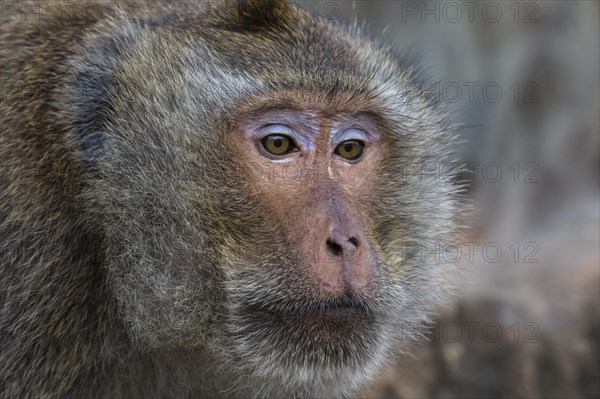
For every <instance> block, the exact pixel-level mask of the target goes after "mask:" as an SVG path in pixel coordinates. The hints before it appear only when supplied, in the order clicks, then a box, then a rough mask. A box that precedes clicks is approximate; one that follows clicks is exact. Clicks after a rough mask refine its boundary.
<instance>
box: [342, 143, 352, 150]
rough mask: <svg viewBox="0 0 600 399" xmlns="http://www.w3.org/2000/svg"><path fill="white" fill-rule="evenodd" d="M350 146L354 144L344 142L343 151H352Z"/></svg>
mask: <svg viewBox="0 0 600 399" xmlns="http://www.w3.org/2000/svg"><path fill="white" fill-rule="evenodd" d="M352 148H354V144H350V143H348V144H344V151H346V152H352Z"/></svg>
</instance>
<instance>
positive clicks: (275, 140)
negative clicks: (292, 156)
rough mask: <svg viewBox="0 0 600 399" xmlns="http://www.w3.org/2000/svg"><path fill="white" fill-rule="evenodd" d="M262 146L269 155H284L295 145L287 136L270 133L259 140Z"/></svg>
mask: <svg viewBox="0 0 600 399" xmlns="http://www.w3.org/2000/svg"><path fill="white" fill-rule="evenodd" d="M261 143H262V146H263V148H264V149H265V150H266V151H267V152H268V153H269V154H271V155H277V156H281V155H285V154H287V153H290V152H292V151H293V150H294V149H295V148H296V147H295V146H294V143H293V142H292V139H290V138H289V137H287V136H283V135H280V134H270V135H268V136H267V137H265V138H264V139H262V140H261Z"/></svg>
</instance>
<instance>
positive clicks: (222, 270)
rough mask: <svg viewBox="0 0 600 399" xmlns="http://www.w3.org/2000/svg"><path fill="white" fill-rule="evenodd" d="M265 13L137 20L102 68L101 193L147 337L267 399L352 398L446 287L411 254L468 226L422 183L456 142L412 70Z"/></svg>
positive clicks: (348, 37)
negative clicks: (272, 397) (270, 398)
mask: <svg viewBox="0 0 600 399" xmlns="http://www.w3.org/2000/svg"><path fill="white" fill-rule="evenodd" d="M266 3H269V7H267V6H264V7H263V6H261V5H260V3H259V2H252V1H241V2H237V3H231V4H234V5H233V6H231V7H225V8H214V9H213V8H210V7H209V8H203V9H201V10H200V11H198V12H197V13H194V12H190V13H188V14H187V15H185V16H183V17H180V18H178V19H177V18H165V19H164V21H160V22H156V23H155V24H145V25H143V26H142V25H140V24H137V25H136V24H130V25H128V26H127V27H126V29H123V37H122V38H121V39H119V40H118V41H116V40H115V41H111V42H110V43H107V46H115V47H116V48H117V49H118V51H117V50H115V51H113V52H112V53H111V54H115V57H116V58H115V59H114V60H113V59H108V60H102V61H100V60H99V59H98V58H92V59H90V60H87V64H86V65H87V70H86V71H85V72H86V73H88V74H90V72H93V74H95V75H94V76H100V77H101V76H104V75H106V74H108V73H109V72H107V70H108V71H110V82H111V86H110V89H109V90H108V91H107V92H106V93H104V95H105V96H106V98H107V100H106V103H107V104H110V110H109V111H108V112H106V116H105V119H104V120H103V121H102V124H101V125H102V129H103V134H102V136H103V137H104V138H103V140H102V143H101V144H98V143H96V142H94V145H99V147H98V148H92V149H91V150H89V151H88V152H89V153H93V154H95V155H94V157H93V159H92V160H91V161H90V162H91V163H92V164H93V169H94V170H95V171H96V172H95V177H94V181H93V183H91V184H90V187H91V188H90V190H89V192H88V194H87V195H88V197H89V198H90V201H91V202H92V203H93V204H94V212H96V214H97V216H98V220H99V223H101V224H102V226H103V229H104V231H105V245H106V247H107V264H106V267H107V269H108V270H109V274H110V276H111V287H112V290H113V292H114V293H115V296H116V299H117V302H118V304H119V309H120V311H121V317H122V318H123V320H125V321H126V324H127V328H128V332H129V335H130V337H131V339H132V341H133V342H135V343H136V344H137V345H139V346H140V347H141V348H144V350H176V351H178V352H182V351H184V352H185V351H187V352H188V353H196V352H195V351H197V353H199V355H198V356H199V357H202V359H203V360H202V361H203V362H205V363H207V362H208V363H210V365H211V367H213V368H216V369H217V370H220V369H222V370H223V375H224V376H227V377H224V378H232V379H233V380H235V379H236V378H238V377H239V380H240V382H239V384H240V386H241V385H247V386H253V387H255V389H257V390H262V392H263V393H271V394H280V395H283V394H287V393H291V392H303V393H304V394H307V395H318V396H333V395H340V394H345V393H348V392H352V391H353V389H356V388H358V387H360V386H363V385H364V384H365V382H366V381H368V380H369V379H370V378H372V377H373V376H374V375H375V373H376V372H377V371H378V370H379V369H380V367H381V366H382V365H383V364H384V363H385V361H386V359H387V358H388V357H389V355H390V354H391V353H393V352H394V349H397V348H398V349H402V348H404V344H403V341H404V340H406V339H407V338H408V337H409V336H410V335H411V333H412V332H414V331H416V330H418V328H419V325H420V323H422V322H423V321H425V320H426V313H427V311H428V310H429V308H430V306H431V305H432V304H433V303H434V302H435V299H436V297H437V296H438V294H439V293H440V292H441V289H442V284H443V283H442V281H443V279H442V276H443V271H444V267H442V265H439V264H437V262H435V258H434V257H433V256H432V257H425V258H424V257H423V256H420V254H419V256H415V253H416V252H418V248H419V246H420V245H421V244H423V243H425V242H438V243H439V242H444V241H445V240H447V239H448V236H449V235H450V234H451V231H452V229H453V216H454V209H455V200H454V191H455V188H454V187H453V186H452V184H451V182H450V181H446V180H443V179H442V180H440V179H435V178H433V177H431V176H428V175H427V174H426V173H421V171H422V170H429V169H432V168H433V167H434V165H436V164H437V163H440V162H442V161H443V160H444V156H445V155H446V152H447V151H448V150H447V148H448V142H449V138H450V134H451V133H450V132H449V129H448V127H447V126H446V123H445V122H444V117H443V112H442V111H441V110H440V108H439V107H438V106H437V105H436V104H435V103H434V102H432V101H431V100H430V99H429V98H427V96H426V95H425V94H424V93H423V92H422V91H421V90H420V89H419V86H418V84H417V83H416V78H415V76H416V73H415V71H414V68H412V67H411V66H409V65H408V64H405V63H403V62H402V61H400V60H398V59H397V58H396V57H395V56H393V55H392V54H391V52H389V51H388V50H386V49H385V48H382V47H379V46H378V45H376V44H374V43H373V42H371V41H369V40H368V39H366V38H365V37H364V36H362V35H361V34H360V33H357V32H354V31H348V30H346V29H345V28H343V27H341V26H336V25H332V24H329V23H327V22H325V21H323V20H321V19H316V18H313V17H311V16H310V15H308V14H307V13H306V12H304V11H302V10H300V9H299V8H296V7H295V6H291V5H289V4H287V3H286V2H284V1H270V2H266ZM111 63H112V64H111ZM107 64H109V65H110V68H107ZM82 72H83V71H82ZM98 79H99V78H98ZM78 84H86V82H85V81H82V82H78ZM84 100H85V98H83V99H81V98H79V99H77V98H76V99H75V101H82V103H81V104H76V105H78V107H79V109H81V108H85V107H86V105H85V104H84V103H83V101H84ZM422 165H429V168H419V166H422ZM200 353H201V355H200ZM192 358H193V356H192ZM207 359H209V360H207ZM232 370H233V371H232ZM240 376H243V377H240Z"/></svg>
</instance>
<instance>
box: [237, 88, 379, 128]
mask: <svg viewBox="0 0 600 399" xmlns="http://www.w3.org/2000/svg"><path fill="white" fill-rule="evenodd" d="M238 111H239V112H238V117H237V119H238V120H246V121H247V120H253V119H257V118H262V117H267V118H268V117H270V116H274V115H283V116H284V117H285V115H298V116H300V117H307V118H320V119H330V120H340V119H345V118H355V119H364V120H366V119H371V120H373V121H375V122H376V123H380V124H385V118H384V114H385V113H384V110H383V108H382V107H381V104H379V103H378V102H377V101H375V100H373V99H369V98H368V97H366V96H363V95H361V94H358V93H353V92H335V93H334V92H323V91H303V90H289V91H280V92H277V93H271V94H267V95H257V96H255V97H253V98H250V99H247V100H246V101H244V102H243V103H242V104H240V106H239V108H238Z"/></svg>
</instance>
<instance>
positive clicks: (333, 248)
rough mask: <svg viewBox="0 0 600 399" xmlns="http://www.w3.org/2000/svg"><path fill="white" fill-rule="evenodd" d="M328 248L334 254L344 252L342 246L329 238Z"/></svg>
mask: <svg viewBox="0 0 600 399" xmlns="http://www.w3.org/2000/svg"><path fill="white" fill-rule="evenodd" d="M327 250H328V251H329V253H331V254H332V255H334V256H340V255H341V254H342V247H341V246H340V245H339V244H336V243H335V242H333V241H331V240H327Z"/></svg>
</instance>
